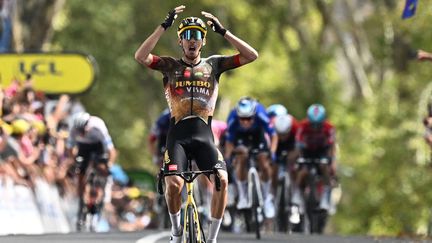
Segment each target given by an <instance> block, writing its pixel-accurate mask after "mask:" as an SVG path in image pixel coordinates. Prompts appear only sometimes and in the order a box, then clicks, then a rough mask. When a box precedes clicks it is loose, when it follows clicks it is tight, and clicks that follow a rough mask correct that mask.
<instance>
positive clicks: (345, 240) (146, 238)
mask: <svg viewBox="0 0 432 243" xmlns="http://www.w3.org/2000/svg"><path fill="white" fill-rule="evenodd" d="M168 238H169V232H168V231H150V230H146V231H141V232H132V233H122V232H117V233H116V232H112V233H71V234H46V235H9V236H1V237H0V242H1V243H9V242H11V243H12V242H13V243H30V242H31V243H34V242H48V243H51V242H52V243H54V242H56V243H78V242H80V243H87V242H88V243H100V242H103V243H114V242H115V243H159V242H164V243H166V242H168ZM253 242H261V243H262V242H265V243H282V242H284V243H286V242H288V243H291V242H292V243H297V242H298V243H318V242H320V243H363V242H377V243H381V242H382V243H398V242H407V243H408V242H409V243H411V242H432V241H427V240H411V239H396V238H374V237H361V236H355V237H341V236H331V235H302V234H291V235H287V234H276V233H273V234H263V236H262V238H261V239H260V240H257V239H255V235H253V234H233V233H224V232H222V233H221V234H220V236H219V238H218V243H253Z"/></svg>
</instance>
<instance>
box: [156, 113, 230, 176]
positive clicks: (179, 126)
mask: <svg viewBox="0 0 432 243" xmlns="http://www.w3.org/2000/svg"><path fill="white" fill-rule="evenodd" d="M188 159H194V160H195V162H196V164H197V166H198V168H199V169H200V170H211V169H212V168H214V167H215V168H218V169H223V170H226V165H225V162H224V160H223V157H222V154H221V153H220V152H219V150H218V149H217V148H216V146H215V144H214V138H213V133H212V130H211V117H209V121H208V124H206V123H205V122H204V121H203V120H201V119H200V118H197V117H194V118H189V119H184V120H181V121H179V122H178V123H175V121H174V118H172V119H171V124H170V129H169V131H168V137H167V150H166V151H165V155H164V169H165V171H166V172H176V171H185V170H186V169H187V168H186V167H187V161H188Z"/></svg>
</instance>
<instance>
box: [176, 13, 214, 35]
mask: <svg viewBox="0 0 432 243" xmlns="http://www.w3.org/2000/svg"><path fill="white" fill-rule="evenodd" d="M188 29H198V30H199V31H201V32H202V33H203V34H204V36H203V38H204V37H205V36H206V34H207V26H206V24H205V23H204V21H203V20H202V19H200V18H197V17H187V18H184V19H183V20H182V21H181V22H180V25H179V27H178V29H177V35H178V37H180V35H181V33H183V31H185V30H188Z"/></svg>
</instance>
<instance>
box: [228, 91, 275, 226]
mask: <svg viewBox="0 0 432 243" xmlns="http://www.w3.org/2000/svg"><path fill="white" fill-rule="evenodd" d="M227 131H228V132H227V136H226V145H225V158H227V159H230V158H231V157H232V156H233V155H234V157H233V159H232V161H233V167H234V170H235V174H236V183H237V189H238V192H239V200H238V203H237V209H244V208H247V206H248V200H247V171H248V167H247V166H248V165H247V159H248V157H249V153H250V152H251V151H252V150H257V151H258V154H257V157H256V158H257V164H258V167H259V170H260V171H261V179H262V188H263V196H264V214H265V216H266V218H273V217H274V215H275V209H274V203H273V193H272V192H271V175H272V168H271V162H270V161H271V160H272V159H274V157H275V152H276V145H277V142H278V138H277V135H276V132H275V131H274V129H273V128H272V127H271V126H270V120H269V117H268V116H267V113H266V110H265V107H264V106H263V105H262V104H260V103H259V102H258V101H256V100H254V99H252V98H250V97H243V98H241V99H240V100H239V101H238V103H237V106H236V108H235V109H233V110H232V111H231V113H230V115H229V117H228V129H227ZM269 137H270V145H269V142H268V138H269ZM269 152H270V153H269Z"/></svg>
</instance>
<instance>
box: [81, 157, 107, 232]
mask: <svg viewBox="0 0 432 243" xmlns="http://www.w3.org/2000/svg"><path fill="white" fill-rule="evenodd" d="M98 161H100V162H104V159H103V158H101V159H98ZM76 162H77V164H78V165H79V164H81V163H83V162H84V158H83V157H81V156H77V157H76ZM102 173H103V172H102V171H101V169H100V168H98V167H97V166H95V160H94V159H91V160H90V161H89V165H88V168H87V170H86V173H85V175H84V180H85V182H86V183H85V184H84V190H83V193H82V195H80V200H82V201H83V203H82V204H80V205H81V208H80V209H79V215H78V222H77V230H78V231H82V229H83V228H84V229H85V230H86V231H89V232H94V231H95V230H96V227H97V224H98V223H99V219H100V213H101V211H102V208H103V198H104V196H105V190H104V188H105V184H106V180H107V179H106V176H104V175H103V174H102Z"/></svg>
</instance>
